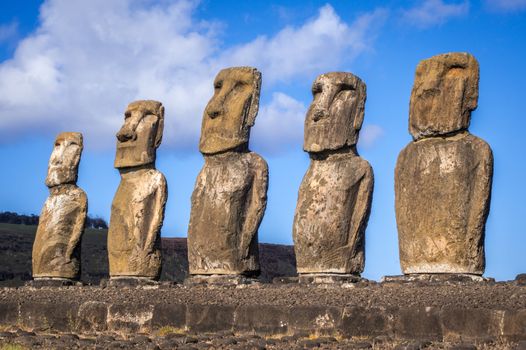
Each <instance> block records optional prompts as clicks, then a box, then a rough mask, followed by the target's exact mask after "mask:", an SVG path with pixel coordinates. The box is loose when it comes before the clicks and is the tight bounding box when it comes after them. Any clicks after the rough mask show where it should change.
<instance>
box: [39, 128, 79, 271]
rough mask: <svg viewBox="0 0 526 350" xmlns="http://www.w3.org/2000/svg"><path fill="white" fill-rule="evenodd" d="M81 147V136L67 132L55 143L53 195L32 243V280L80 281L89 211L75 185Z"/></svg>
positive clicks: (51, 179) (51, 164) (50, 171)
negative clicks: (81, 244)
mask: <svg viewBox="0 0 526 350" xmlns="http://www.w3.org/2000/svg"><path fill="white" fill-rule="evenodd" d="M82 146H83V144H82V134H80V133H74V132H64V133H61V134H59V135H58V136H57V138H56V140H55V146H54V148H53V152H52V154H51V158H50V159H49V167H48V175H47V178H46V185H47V186H48V187H49V192H50V195H49V197H48V198H47V200H46V202H45V203H44V207H43V208H42V212H41V213H40V220H39V225H38V229H37V234H36V237H35V242H34V244H33V255H32V263H33V278H65V279H78V278H79V275H80V243H81V238H82V233H83V232H84V222H85V220H86V213H87V211H88V199H87V197H86V194H85V193H84V191H83V190H82V189H80V188H79V187H77V185H76V182H77V172H78V165H79V162H80V157H81V154H82Z"/></svg>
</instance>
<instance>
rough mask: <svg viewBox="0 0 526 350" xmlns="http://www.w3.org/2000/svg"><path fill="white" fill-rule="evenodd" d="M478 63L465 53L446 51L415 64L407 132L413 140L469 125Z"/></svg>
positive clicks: (463, 128)
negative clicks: (416, 65)
mask: <svg viewBox="0 0 526 350" xmlns="http://www.w3.org/2000/svg"><path fill="white" fill-rule="evenodd" d="M478 85H479V64H478V62H477V60H476V59H475V57H473V56H472V55H470V54H468V53H447V54H443V55H438V56H434V57H431V58H429V59H427V60H423V61H421V62H420V63H419V64H418V67H417V68H416V74H415V82H414V85H413V90H412V92H411V104H410V108H409V132H410V133H411V135H412V136H413V138H414V139H415V140H419V139H422V138H424V137H430V136H438V135H447V134H449V133H452V132H456V131H459V130H466V129H467V128H468V127H469V122H470V118H471V111H473V110H474V109H475V108H477V100H478V95H479V87H478Z"/></svg>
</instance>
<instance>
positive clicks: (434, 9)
mask: <svg viewBox="0 0 526 350" xmlns="http://www.w3.org/2000/svg"><path fill="white" fill-rule="evenodd" d="M468 11H469V1H468V0H464V1H462V2H454V3H445V2H444V1H443V0H424V1H422V2H419V4H418V5H417V6H415V7H413V8H411V9H408V10H404V11H403V12H402V20H404V21H405V22H408V23H410V24H412V25H415V26H417V27H420V28H429V27H432V26H435V25H438V24H442V23H444V22H446V21H447V20H448V19H450V18H453V17H460V16H463V15H465V14H467V13H468Z"/></svg>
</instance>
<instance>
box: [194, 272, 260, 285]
mask: <svg viewBox="0 0 526 350" xmlns="http://www.w3.org/2000/svg"><path fill="white" fill-rule="evenodd" d="M255 283H259V280H258V279H257V278H254V277H247V276H243V275H192V276H190V277H188V278H187V279H186V280H185V281H184V284H185V285H187V286H196V285H210V286H212V285H214V286H238V285H243V284H255Z"/></svg>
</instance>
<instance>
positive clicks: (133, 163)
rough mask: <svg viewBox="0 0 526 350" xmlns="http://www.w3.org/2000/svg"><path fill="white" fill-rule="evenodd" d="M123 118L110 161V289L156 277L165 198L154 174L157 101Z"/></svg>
mask: <svg viewBox="0 0 526 350" xmlns="http://www.w3.org/2000/svg"><path fill="white" fill-rule="evenodd" d="M124 115H125V119H124V125H123V126H122V128H121V129H120V130H119V132H118V133H117V153H116V156H115V168H117V169H118V170H119V172H120V175H121V182H120V184H119V188H118V189H117V192H116V193H115V197H114V198H113V203H112V206H111V218H110V227H109V231H108V258H109V265H110V283H115V284H121V283H123V284H149V283H155V282H154V281H156V280H158V279H159V275H160V272H161V263H162V262H161V236H160V233H161V227H162V225H163V220H164V208H165V205H166V199H167V196H168V189H167V185H166V179H165V178H164V175H163V174H162V173H161V172H160V171H158V170H157V169H155V158H156V150H157V148H158V147H159V146H160V144H161V140H162V135H163V127H164V107H163V105H162V104H161V103H160V102H157V101H150V100H146V101H135V102H132V103H130V104H129V105H128V108H127V109H126V112H125V113H124Z"/></svg>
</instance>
